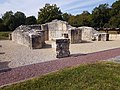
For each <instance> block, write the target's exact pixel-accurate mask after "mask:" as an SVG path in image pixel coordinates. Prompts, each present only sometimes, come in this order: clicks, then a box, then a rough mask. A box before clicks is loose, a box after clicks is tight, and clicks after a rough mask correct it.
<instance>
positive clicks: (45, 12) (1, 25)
mask: <svg viewBox="0 0 120 90" xmlns="http://www.w3.org/2000/svg"><path fill="white" fill-rule="evenodd" d="M54 19H58V20H64V21H67V22H68V23H69V24H70V25H72V26H75V27H80V26H91V27H95V28H119V27H120V0H118V1H116V2H114V3H113V4H112V5H111V6H109V5H108V4H100V5H99V6H98V7H95V8H94V9H93V10H92V13H89V12H88V11H83V12H82V13H81V14H77V15H72V14H69V13H63V12H61V10H60V8H59V7H57V5H56V4H52V5H50V4H45V6H44V7H43V8H41V9H40V10H39V12H38V19H36V17H35V16H29V17H26V15H25V14H24V13H23V12H20V11H17V12H16V13H13V12H12V11H7V12H6V13H4V14H3V16H2V18H0V31H12V30H14V29H15V28H16V27H18V26H20V25H31V24H44V23H47V22H50V21H52V20H54Z"/></svg>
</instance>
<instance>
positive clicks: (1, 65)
mask: <svg viewBox="0 0 120 90" xmlns="http://www.w3.org/2000/svg"><path fill="white" fill-rule="evenodd" d="M9 63H10V61H6V62H1V61H0V73H2V72H7V71H10V70H11V68H10V67H9V66H8V64H9Z"/></svg>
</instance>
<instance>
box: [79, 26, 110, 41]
mask: <svg viewBox="0 0 120 90" xmlns="http://www.w3.org/2000/svg"><path fill="white" fill-rule="evenodd" d="M79 29H81V30H82V40H83V41H109V34H107V33H100V32H98V31H97V30H95V29H94V28H92V27H86V26H82V27H79Z"/></svg>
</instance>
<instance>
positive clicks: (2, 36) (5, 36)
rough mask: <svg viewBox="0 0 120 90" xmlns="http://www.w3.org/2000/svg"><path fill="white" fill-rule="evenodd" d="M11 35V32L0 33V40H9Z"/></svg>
mask: <svg viewBox="0 0 120 90" xmlns="http://www.w3.org/2000/svg"><path fill="white" fill-rule="evenodd" d="M9 33H11V32H0V40H8V39H9V38H8V37H9Z"/></svg>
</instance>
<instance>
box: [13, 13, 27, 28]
mask: <svg viewBox="0 0 120 90" xmlns="http://www.w3.org/2000/svg"><path fill="white" fill-rule="evenodd" d="M14 16H15V18H16V27H18V26H20V25H24V24H25V20H26V16H25V14H24V13H23V12H19V11H17V12H16V13H15V14H14Z"/></svg>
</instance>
